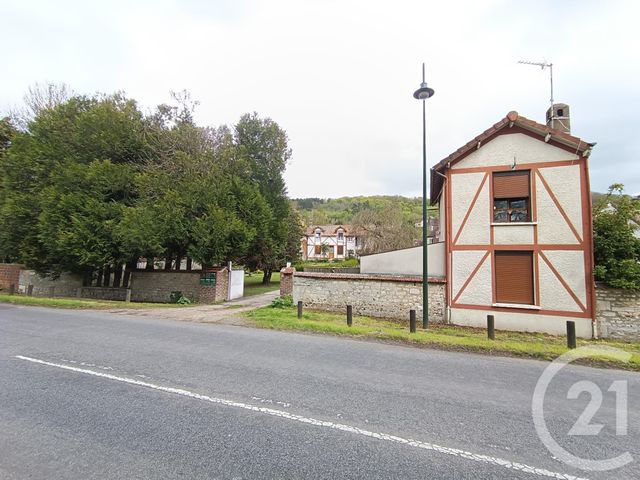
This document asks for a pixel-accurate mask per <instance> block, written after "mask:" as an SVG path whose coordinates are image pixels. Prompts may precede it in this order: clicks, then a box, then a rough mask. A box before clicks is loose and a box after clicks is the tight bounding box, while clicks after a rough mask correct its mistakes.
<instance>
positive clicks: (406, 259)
mask: <svg viewBox="0 0 640 480" xmlns="http://www.w3.org/2000/svg"><path fill="white" fill-rule="evenodd" d="M427 249H428V250H427V256H428V262H429V265H428V271H429V276H430V277H442V278H444V276H445V263H444V262H445V244H444V242H441V243H432V244H429V245H428V246H427ZM360 273H382V274H393V275H418V276H420V275H422V247H413V248H405V249H402V250H393V251H391V252H384V253H376V254H374V255H365V256H364V257H360Z"/></svg>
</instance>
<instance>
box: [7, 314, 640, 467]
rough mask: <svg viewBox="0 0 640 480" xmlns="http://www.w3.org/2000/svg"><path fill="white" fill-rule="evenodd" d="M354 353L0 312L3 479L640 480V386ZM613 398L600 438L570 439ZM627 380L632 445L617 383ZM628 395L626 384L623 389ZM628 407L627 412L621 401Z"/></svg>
mask: <svg viewBox="0 0 640 480" xmlns="http://www.w3.org/2000/svg"><path fill="white" fill-rule="evenodd" d="M548 365H549V364H548V363H544V362H537V361H529V360H520V359H510V358H499V357H488V356H478V355H471V354H462V353H451V352H440V351H435V350H427V349H417V348H408V347H403V346H398V345H388V344H383V343H375V342H364V341H357V340H349V339H344V338H337V337H326V336H315V335H302V334H295V333H284V332H274V331H267V330H258V329H253V328H247V327H239V326H229V325H221V324H200V323H186V322H179V321H175V320H169V319H156V318H153V317H140V316H127V315H117V314H112V313H100V312H87V311H63V310H49V309H43V308H30V307H16V306H9V305H2V304H0V478H3V479H23V478H29V479H57V478H60V479H89V478H99V479H110V478H127V479H133V478H185V479H196V478H207V479H218V478H219V479H241V478H314V479H315V478H327V479H329V478H331V479H334V478H367V479H370V478H403V479H404V478H465V479H466V478H530V479H543V478H572V476H577V477H581V478H640V465H639V463H638V461H639V460H640V412H639V411H638V406H639V405H640V374H636V373H628V372H623V371H614V370H598V369H591V368H586V367H579V366H568V367H565V368H564V369H563V370H562V371H560V373H558V375H557V376H556V377H555V378H554V380H553V381H552V382H551V384H550V387H549V389H548V391H547V394H546V397H545V399H544V409H545V416H544V418H545V420H546V424H547V425H548V428H549V430H550V433H551V435H552V437H553V438H554V439H555V440H556V441H557V442H558V443H559V444H560V445H561V446H562V447H564V448H565V449H566V450H567V451H569V452H571V453H572V454H574V455H579V456H581V457H582V458H585V459H591V460H601V459H606V458H609V457H616V456H618V455H620V454H622V453H624V452H629V453H630V454H631V455H632V457H633V461H632V462H631V463H629V464H627V465H626V466H625V467H622V468H619V469H616V470H613V471H609V472H598V471H586V470H580V469H577V468H574V467H572V466H570V465H567V464H566V463H563V462H562V461H560V460H559V459H558V458H556V457H557V455H554V454H552V453H550V452H549V451H548V450H547V449H546V448H545V446H544V445H543V444H542V442H541V441H540V439H539V437H538V435H537V434H536V430H535V428H534V423H533V420H532V414H531V402H532V396H533V391H534V388H535V386H536V382H537V381H538V378H539V377H540V375H541V374H542V373H543V371H544V369H545V367H547V366H548ZM579 380H581V381H591V382H594V383H595V384H596V385H597V386H598V387H599V388H600V390H601V391H602V392H603V400H602V405H601V406H600V408H599V409H597V411H596V413H595V415H594V416H593V418H592V419H591V423H594V424H595V423H601V424H604V427H603V428H602V429H601V431H600V432H599V434H598V435H590V436H584V435H573V436H568V435H567V432H568V431H569V430H570V429H571V428H572V426H573V425H574V423H575V422H576V419H577V418H578V417H579V416H580V414H581V413H582V412H583V411H584V410H585V407H586V406H587V405H588V404H589V403H590V395H589V394H587V393H583V394H581V395H580V396H579V397H578V399H568V398H567V392H568V391H569V388H570V387H571V385H573V384H574V383H575V382H576V381H579ZM615 380H618V381H626V382H627V383H626V386H627V389H628V398H627V403H628V413H627V415H628V417H627V420H628V422H627V423H628V428H627V432H626V434H624V433H625V432H624V429H623V428H622V423H624V422H622V421H621V419H620V418H618V422H619V423H620V425H618V427H619V431H618V433H621V434H620V435H616V415H615V405H616V395H615V394H614V393H613V392H608V391H607V389H608V388H609V387H610V385H611V384H612V382H613V381H615ZM617 385H620V383H618V384H617ZM618 403H619V405H621V404H620V401H619V400H618Z"/></svg>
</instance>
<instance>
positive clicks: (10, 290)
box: [9, 283, 16, 295]
mask: <svg viewBox="0 0 640 480" xmlns="http://www.w3.org/2000/svg"><path fill="white" fill-rule="evenodd" d="M14 293H16V286H15V285H14V284H13V283H12V284H11V285H9V295H13V294H14Z"/></svg>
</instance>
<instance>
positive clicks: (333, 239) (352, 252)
mask: <svg viewBox="0 0 640 480" xmlns="http://www.w3.org/2000/svg"><path fill="white" fill-rule="evenodd" d="M361 247H362V238H361V236H359V235H358V234H357V232H356V229H355V228H354V227H353V226H352V225H315V226H310V227H307V229H306V231H305V235H304V237H302V240H301V249H302V258H303V259H304V260H321V259H327V260H333V259H344V258H350V257H355V256H357V254H358V250H359V249H360V248H361Z"/></svg>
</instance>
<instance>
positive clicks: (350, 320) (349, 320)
mask: <svg viewBox="0 0 640 480" xmlns="http://www.w3.org/2000/svg"><path fill="white" fill-rule="evenodd" d="M352 324H353V307H352V306H351V305H347V326H349V327H350V326H351V325H352Z"/></svg>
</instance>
